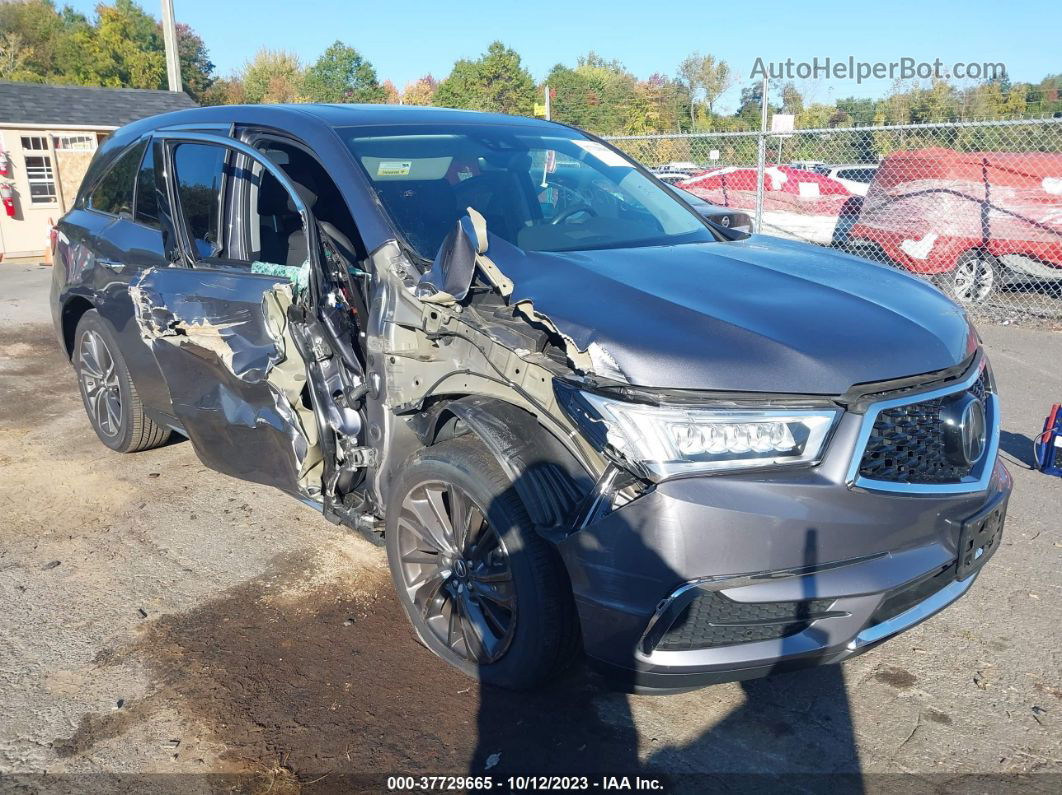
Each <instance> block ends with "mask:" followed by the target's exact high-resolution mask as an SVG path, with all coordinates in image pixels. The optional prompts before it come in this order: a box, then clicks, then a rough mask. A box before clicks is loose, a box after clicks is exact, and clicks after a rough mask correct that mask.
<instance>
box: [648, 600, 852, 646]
mask: <svg viewBox="0 0 1062 795" xmlns="http://www.w3.org/2000/svg"><path fill="white" fill-rule="evenodd" d="M833 601H834V600H832V599H809V600H805V601H801V602H755V603H745V602H735V601H733V600H732V599H727V598H726V597H725V596H723V595H722V594H720V593H718V592H716V591H699V592H698V593H697V595H696V596H695V597H694V598H693V600H692V601H691V602H690V603H689V604H688V605H687V606H686V607H685V609H683V611H682V612H681V613H679V615H678V617H677V618H676V619H675V620H674V621H673V622H672V623H671V626H670V627H668V628H667V630H666V631H665V632H664V633H663V635H661V636H660V639H659V641H657V643H656V645H655V648H657V649H660V650H663V651H690V650H692V649H712V648H715V647H717V646H732V645H734V644H735V643H750V642H752V641H757V640H772V639H775V638H784V637H786V636H787V635H794V634H796V633H797V632H801V631H803V630H805V629H807V628H808V627H809V626H810V625H811V622H812V621H814V620H816V619H819V618H825V617H827V616H829V615H834V614H833V613H830V612H828V611H829V607H830V605H831V604H832V603H833Z"/></svg>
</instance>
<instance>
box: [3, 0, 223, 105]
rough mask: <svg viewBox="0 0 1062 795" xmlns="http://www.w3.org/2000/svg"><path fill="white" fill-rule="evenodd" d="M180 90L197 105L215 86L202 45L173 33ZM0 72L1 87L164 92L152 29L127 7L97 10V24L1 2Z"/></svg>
mask: <svg viewBox="0 0 1062 795" xmlns="http://www.w3.org/2000/svg"><path fill="white" fill-rule="evenodd" d="M177 46H178V55H179V57H180V61H181V74H182V79H183V82H184V87H185V89H186V90H187V91H188V92H189V93H190V94H191V95H192V96H193V97H198V96H200V95H201V94H202V93H203V92H205V91H206V90H207V89H208V88H209V86H210V82H211V81H212V80H213V79H214V78H213V70H214V65H213V64H212V63H211V62H210V58H209V56H208V54H207V50H206V46H205V45H204V44H203V40H202V39H201V38H200V37H199V36H198V35H197V34H196V33H195V31H193V30H192V29H191V28H190V27H188V26H187V25H182V24H179V25H178V26H177ZM0 69H2V70H3V72H2V74H3V75H4V76H5V78H6V79H12V80H24V81H27V82H37V83H40V82H45V83H74V84H80V85H95V86H114V87H130V88H165V87H166V82H167V81H166V59H165V51H164V47H163V38H162V30H161V27H160V26H159V23H158V21H157V20H156V19H155V18H154V17H152V16H151V15H149V14H147V13H146V12H145V11H144V10H143V8H141V7H140V6H139V5H137V4H136V3H134V2H133V1H132V0H116V1H115V2H114V3H113V5H106V4H102V3H101V4H100V5H98V6H97V7H96V18H95V20H94V21H91V22H90V21H89V19H88V18H87V17H85V16H84V15H83V14H79V13H77V12H76V11H73V10H72V9H70V8H69V7H64V8H63V9H62V10H61V11H58V10H56V7H55V5H54V3H53V2H51V0H24V2H0Z"/></svg>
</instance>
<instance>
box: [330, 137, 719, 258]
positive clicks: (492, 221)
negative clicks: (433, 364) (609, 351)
mask: <svg viewBox="0 0 1062 795" xmlns="http://www.w3.org/2000/svg"><path fill="white" fill-rule="evenodd" d="M455 129H456V131H455ZM338 132H339V133H340V135H341V136H342V137H343V139H344V141H345V142H346V144H347V146H348V147H349V148H350V151H351V152H352V153H353V154H354V158H355V160H356V161H357V162H358V164H359V165H360V166H361V168H362V169H363V170H364V172H365V174H366V176H367V177H368V178H369V181H370V182H371V184H372V186H373V188H374V189H375V191H376V193H377V195H378V196H379V197H380V201H381V202H382V203H383V206H384V207H385V208H386V209H387V212H388V213H389V214H390V216H391V218H392V219H393V220H394V222H395V224H396V225H397V226H398V227H399V229H400V230H401V232H402V234H403V235H404V237H405V238H406V240H407V241H408V242H409V244H410V245H411V246H413V248H414V249H415V250H416V251H417V253H418V254H419V255H420V256H421V257H423V258H424V259H427V260H431V259H433V258H434V257H435V255H436V253H437V252H438V250H439V246H440V245H441V244H442V242H443V239H444V238H445V237H446V235H447V234H448V233H449V232H450V230H451V229H453V226H454V224H455V223H456V221H457V219H458V218H460V217H461V216H463V215H464V214H465V212H466V208H468V207H472V208H474V209H475V210H477V211H478V212H479V213H480V214H482V215H483V217H484V218H485V219H486V221H487V230H488V231H489V232H491V233H493V234H495V235H498V236H499V237H501V238H503V239H505V240H506V241H508V242H509V243H512V244H513V245H515V246H518V247H519V248H522V249H524V250H525V251H589V250H594V249H605V248H631V247H641V246H658V245H671V244H677V243H698V242H706V241H714V240H716V239H717V238H716V237H715V236H714V235H713V234H712V233H711V232H710V231H709V229H708V228H707V226H706V225H705V223H704V222H703V221H702V220H701V219H700V218H699V217H698V216H697V215H696V214H695V213H693V212H691V211H690V210H689V209H688V208H687V207H686V206H684V205H683V204H682V203H681V202H680V201H678V200H677V197H675V196H673V195H671V194H670V192H669V191H668V190H667V189H666V188H663V187H662V186H660V185H659V184H658V183H657V182H655V181H654V180H652V179H650V178H648V177H646V176H645V175H643V174H641V173H640V172H639V171H638V170H637V169H636V168H635V167H634V166H633V164H632V163H630V161H628V160H627V159H626V158H624V157H622V156H621V155H619V154H617V153H616V152H614V151H612V150H611V149H609V148H608V147H606V146H604V145H603V144H600V143H598V142H596V141H591V140H589V139H587V138H585V137H584V136H583V135H582V134H581V133H579V132H577V131H575V130H568V129H565V128H561V127H557V128H555V129H549V130H547V131H545V132H538V131H535V130H529V129H528V128H526V127H495V126H486V125H469V126H467V127H456V128H455V126H454V125H448V126H446V127H441V126H432V125H406V126H401V127H383V128H380V127H375V128H371V132H370V131H369V130H367V129H366V128H364V127H362V128H340V129H339V130H338Z"/></svg>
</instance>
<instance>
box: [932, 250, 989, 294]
mask: <svg viewBox="0 0 1062 795" xmlns="http://www.w3.org/2000/svg"><path fill="white" fill-rule="evenodd" d="M945 279H946V280H947V281H946V284H945V288H946V289H947V292H948V293H950V294H951V295H952V296H953V297H954V298H955V300H957V301H958V302H959V303H960V304H967V305H977V304H983V303H985V302H987V301H988V300H989V299H990V298H991V297H992V296H993V295H994V294H995V292H996V290H997V289H998V287H999V260H997V259H996V258H995V257H993V256H992V255H991V254H989V253H987V252H985V251H981V250H979V249H974V250H971V251H966V252H964V253H963V254H962V256H961V257H959V259H958V261H957V262H956V263H955V270H953V271H952V272H951V273H950V274H948V275H947V276H945Z"/></svg>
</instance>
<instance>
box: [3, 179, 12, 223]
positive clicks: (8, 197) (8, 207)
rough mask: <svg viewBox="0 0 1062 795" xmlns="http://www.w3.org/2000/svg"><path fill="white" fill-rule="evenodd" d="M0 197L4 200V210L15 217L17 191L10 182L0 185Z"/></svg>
mask: <svg viewBox="0 0 1062 795" xmlns="http://www.w3.org/2000/svg"><path fill="white" fill-rule="evenodd" d="M0 199H3V202H4V212H5V213H7V217H8V218H14V217H15V192H14V191H13V190H12V189H11V186H10V185H8V184H4V185H0Z"/></svg>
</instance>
